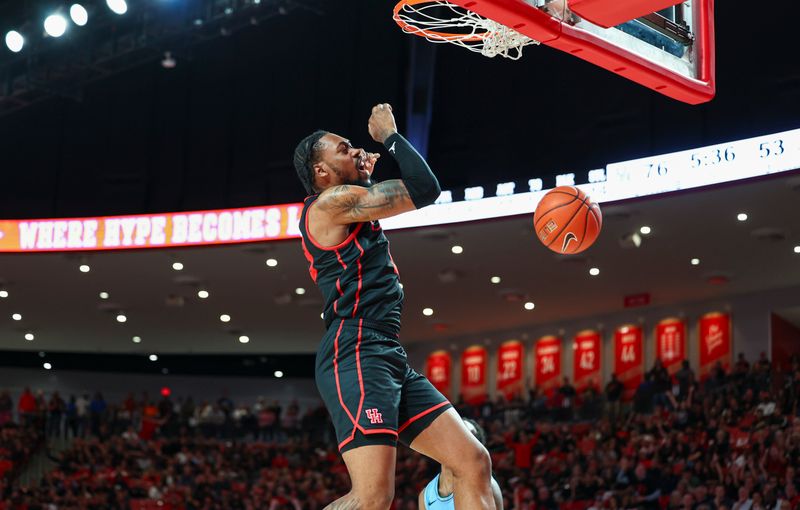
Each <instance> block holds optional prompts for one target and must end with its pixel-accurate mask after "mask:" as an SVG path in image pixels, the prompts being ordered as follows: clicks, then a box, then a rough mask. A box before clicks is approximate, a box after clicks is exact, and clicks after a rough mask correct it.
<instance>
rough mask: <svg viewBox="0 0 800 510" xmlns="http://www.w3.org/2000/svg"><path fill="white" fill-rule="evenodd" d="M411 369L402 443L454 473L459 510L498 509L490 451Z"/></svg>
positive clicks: (404, 397) (403, 404)
mask: <svg viewBox="0 0 800 510" xmlns="http://www.w3.org/2000/svg"><path fill="white" fill-rule="evenodd" d="M408 370H409V372H408V376H407V378H406V383H405V384H404V385H403V393H402V395H401V398H400V428H399V432H400V441H401V442H403V443H404V444H407V445H409V446H410V447H411V448H412V449H413V450H415V451H417V452H419V453H421V454H423V455H426V456H428V457H430V458H432V459H433V460H435V461H437V462H438V463H440V464H442V465H443V466H444V467H446V468H448V469H449V470H450V471H452V473H453V479H454V490H453V492H454V493H455V506H456V508H458V509H459V510H478V509H493V508H495V504H494V498H493V495H492V487H491V479H492V463H491V459H490V457H489V452H487V451H486V448H484V446H483V445H482V444H481V443H480V442H479V441H478V440H477V439H475V436H473V435H472V434H471V433H470V431H469V430H467V427H466V426H465V425H464V422H463V421H462V419H461V417H460V416H459V415H458V413H457V412H456V410H455V409H453V408H452V406H451V405H450V403H449V402H447V399H445V397H444V396H443V395H442V394H441V393H439V391H437V390H436V388H434V387H433V385H432V384H431V383H430V382H429V381H428V380H427V379H426V378H425V377H423V376H421V375H420V374H418V373H416V372H415V371H413V370H411V369H410V368H409V369H408Z"/></svg>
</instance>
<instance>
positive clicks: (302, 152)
mask: <svg viewBox="0 0 800 510" xmlns="http://www.w3.org/2000/svg"><path fill="white" fill-rule="evenodd" d="M368 127H369V134H370V136H372V138H373V139H374V140H375V141H376V142H380V143H382V144H384V146H385V147H386V148H387V150H388V151H389V153H391V154H392V156H394V158H395V159H396V160H397V163H398V166H399V167H400V174H401V177H402V178H401V179H392V180H387V181H383V182H381V183H377V184H376V183H373V182H372V179H371V177H372V172H373V170H374V168H375V163H376V162H377V161H378V157H379V155H378V154H371V153H367V152H365V151H364V150H363V149H358V148H354V147H353V146H352V145H351V144H350V142H349V141H348V140H347V139H345V138H342V137H341V136H339V135H336V134H333V133H328V132H326V131H316V132H314V133H312V134H311V135H309V136H307V137H306V138H304V139H303V140H302V141H301V142H300V143H299V144H298V146H297V149H295V153H294V166H295V169H296V170H297V175H298V177H299V178H300V181H302V183H303V186H305V188H306V191H308V194H309V195H310V196H309V197H308V198H306V200H305V205H304V207H303V212H302V214H301V216H300V231H301V233H302V235H303V250H304V252H305V255H306V258H307V259H308V261H309V264H310V268H309V271H310V273H311V278H312V279H313V280H314V281H315V282H316V284H317V285H318V286H319V288H320V291H321V292H322V295H323V298H324V301H325V310H324V319H325V326H326V327H327V333H326V334H325V336H324V337H323V338H322V342H321V343H320V346H319V348H318V350H317V361H316V381H317V388H318V389H319V391H320V393H321V394H322V398H323V400H324V401H325V405H326V406H327V408H328V412H330V414H331V417H332V418H333V423H334V427H335V429H336V436H337V438H338V442H339V451H340V452H341V453H342V457H343V458H344V462H345V464H346V465H347V470H348V472H349V473H350V479H351V482H352V488H351V489H350V492H349V493H348V494H347V495H345V496H344V497H342V498H340V499H338V500H336V501H334V502H333V503H332V504H331V505H329V506H328V508H331V509H339V508H347V509H381V510H384V509H387V508H389V506H390V504H391V502H392V499H393V497H394V472H395V459H396V446H397V441H398V440H399V441H400V442H402V443H404V444H406V445H408V446H410V447H411V448H413V449H414V450H416V451H418V452H420V453H422V454H424V455H427V456H428V457H431V458H432V459H434V460H436V461H437V462H439V463H440V464H442V465H444V466H447V467H448V468H449V469H450V470H452V472H453V481H454V488H455V494H456V496H455V498H456V505H457V506H458V508H459V509H460V510H462V509H463V510H467V509H469V510H472V509H493V508H494V507H495V506H494V500H493V498H492V489H491V486H490V484H489V480H490V479H491V461H490V460H489V455H488V453H487V451H486V449H485V448H484V447H483V446H482V445H481V444H480V443H479V442H478V441H477V440H476V439H475V437H474V436H473V435H472V434H470V433H469V431H468V430H467V428H466V427H465V426H464V423H463V422H462V421H461V418H460V417H459V416H458V413H456V411H455V410H454V409H453V408H452V406H451V405H450V403H449V402H448V401H447V399H446V398H445V397H444V396H442V394H441V393H439V392H438V391H437V390H436V389H435V388H434V387H433V385H431V383H430V382H429V381H428V380H427V379H425V377H423V376H421V375H420V374H418V373H417V372H415V371H414V370H412V369H411V368H410V367H409V366H408V361H407V359H406V353H405V351H404V350H403V348H402V347H401V346H400V343H399V341H398V339H399V332H400V310H401V308H402V304H403V290H402V289H401V288H400V281H399V277H398V272H397V268H396V267H395V265H394V261H393V260H392V256H391V255H390V254H389V242H388V240H387V239H386V236H385V235H384V234H383V231H382V230H381V226H380V223H378V220H380V219H382V218H388V217H390V216H395V215H397V214H401V213H404V212H408V211H412V210H414V209H418V208H421V207H425V206H427V205H430V204H432V203H433V202H434V201H435V200H436V198H437V197H438V196H439V193H440V192H441V190H440V188H439V182H438V181H437V180H436V177H435V176H434V175H433V173H432V172H431V169H430V168H429V167H428V164H427V163H426V162H425V160H424V159H423V158H422V156H420V155H419V154H418V153H417V151H416V150H414V147H412V146H411V144H410V143H409V142H408V141H407V140H406V139H405V138H403V137H402V136H401V135H400V134H398V133H397V127H396V124H395V120H394V115H393V114H392V107H391V106H390V105H388V104H379V105H377V106H375V107H374V108H372V115H371V116H370V118H369V123H368Z"/></svg>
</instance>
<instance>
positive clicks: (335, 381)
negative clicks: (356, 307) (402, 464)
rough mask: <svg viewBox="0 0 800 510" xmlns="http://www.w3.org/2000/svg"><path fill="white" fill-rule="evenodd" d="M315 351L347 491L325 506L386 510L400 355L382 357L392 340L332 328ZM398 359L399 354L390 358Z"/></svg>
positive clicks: (352, 329) (356, 330)
mask: <svg viewBox="0 0 800 510" xmlns="http://www.w3.org/2000/svg"><path fill="white" fill-rule="evenodd" d="M329 333H330V334H329V335H326V338H325V339H323V342H322V343H321V344H320V350H319V352H318V353H317V367H316V382H317V388H318V389H319V392H320V394H321V395H322V398H323V400H324V401H325V406H326V407H327V408H328V412H330V414H331V418H332V420H333V425H334V428H335V429H336V436H337V444H338V445H339V451H340V452H341V453H342V457H343V458H344V461H345V464H346V466H347V469H348V472H349V474H350V479H351V482H352V489H351V490H350V492H349V493H348V494H347V495H345V496H344V497H343V498H341V499H339V500H337V501H335V502H333V503H331V505H329V506H328V508H332V509H338V508H352V509H356V508H358V509H380V510H386V509H387V508H389V506H390V504H391V502H392V499H393V497H394V472H395V458H396V446H397V423H398V421H397V420H398V408H399V404H400V395H401V393H400V392H401V388H402V383H403V378H404V375H405V370H404V368H405V365H404V360H402V359H397V360H395V359H393V357H392V356H387V354H386V353H387V351H389V352H390V351H391V349H387V348H386V345H387V344H388V345H393V344H392V342H394V344H396V340H395V341H392V340H391V339H387V338H385V337H384V336H383V335H382V334H380V333H378V332H375V331H373V330H369V329H367V328H362V327H361V323H360V322H359V323H357V325H355V326H354V325H353V324H352V323H348V324H347V325H342V324H341V323H340V324H339V326H338V327H336V326H335V327H334V328H332V331H330V332H329ZM395 357H399V356H395Z"/></svg>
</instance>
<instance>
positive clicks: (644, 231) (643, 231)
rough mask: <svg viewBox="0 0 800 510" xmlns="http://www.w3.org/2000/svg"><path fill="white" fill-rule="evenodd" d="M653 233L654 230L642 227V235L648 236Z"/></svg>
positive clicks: (640, 230)
mask: <svg viewBox="0 0 800 510" xmlns="http://www.w3.org/2000/svg"><path fill="white" fill-rule="evenodd" d="M651 231H652V230H651V229H650V227H648V226H647V225H645V226H643V227H641V228H640V229H639V232H641V234H642V235H644V236H646V235H647V234H649V233H650V232H651Z"/></svg>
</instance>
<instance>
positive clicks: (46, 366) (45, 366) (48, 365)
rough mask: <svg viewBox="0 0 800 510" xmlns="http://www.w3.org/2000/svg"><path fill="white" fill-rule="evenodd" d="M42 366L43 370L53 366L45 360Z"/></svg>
mask: <svg viewBox="0 0 800 510" xmlns="http://www.w3.org/2000/svg"><path fill="white" fill-rule="evenodd" d="M42 366H43V367H44V369H45V370H50V369H51V368H53V365H51V364H50V363H48V362H46V361H45V362H44V364H42Z"/></svg>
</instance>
